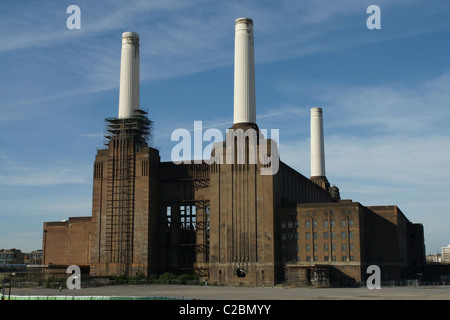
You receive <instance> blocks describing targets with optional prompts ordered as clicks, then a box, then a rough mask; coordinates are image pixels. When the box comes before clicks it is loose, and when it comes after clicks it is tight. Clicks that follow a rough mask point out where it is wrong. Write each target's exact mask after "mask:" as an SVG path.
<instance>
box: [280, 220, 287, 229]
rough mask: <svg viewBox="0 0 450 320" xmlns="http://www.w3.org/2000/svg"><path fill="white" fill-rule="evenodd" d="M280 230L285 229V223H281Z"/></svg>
mask: <svg viewBox="0 0 450 320" xmlns="http://www.w3.org/2000/svg"><path fill="white" fill-rule="evenodd" d="M281 228H282V229H284V228H286V221H281Z"/></svg>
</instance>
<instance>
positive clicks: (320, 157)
mask: <svg viewBox="0 0 450 320" xmlns="http://www.w3.org/2000/svg"><path fill="white" fill-rule="evenodd" d="M311 180H312V181H314V182H315V183H316V184H318V185H320V186H321V187H322V188H324V189H325V190H328V189H329V187H330V184H329V182H328V180H327V178H326V174H325V147H324V139H323V117H322V108H311Z"/></svg>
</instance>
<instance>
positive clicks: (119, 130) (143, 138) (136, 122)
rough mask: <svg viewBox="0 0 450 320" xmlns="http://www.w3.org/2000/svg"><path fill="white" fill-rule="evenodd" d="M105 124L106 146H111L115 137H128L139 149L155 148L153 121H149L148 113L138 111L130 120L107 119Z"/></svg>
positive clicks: (104, 141) (104, 140) (104, 139)
mask: <svg viewBox="0 0 450 320" xmlns="http://www.w3.org/2000/svg"><path fill="white" fill-rule="evenodd" d="M105 122H106V125H105V133H104V135H103V137H104V138H103V143H104V144H105V145H109V142H110V141H111V139H113V138H114V137H117V136H127V137H131V138H133V140H134V142H135V144H136V145H137V146H139V147H142V146H153V121H151V120H150V119H148V113H147V112H146V111H144V110H140V109H138V110H135V111H134V114H133V116H132V117H130V118H106V119H105Z"/></svg>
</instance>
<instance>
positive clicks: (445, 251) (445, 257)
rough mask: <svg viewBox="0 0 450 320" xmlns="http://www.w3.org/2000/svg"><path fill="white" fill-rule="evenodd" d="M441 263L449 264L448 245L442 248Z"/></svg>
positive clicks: (449, 250)
mask: <svg viewBox="0 0 450 320" xmlns="http://www.w3.org/2000/svg"><path fill="white" fill-rule="evenodd" d="M442 263H450V244H449V245H448V246H446V247H442Z"/></svg>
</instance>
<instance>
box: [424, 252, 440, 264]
mask: <svg viewBox="0 0 450 320" xmlns="http://www.w3.org/2000/svg"><path fill="white" fill-rule="evenodd" d="M441 262H442V254H440V253H435V254H428V255H427V263H441Z"/></svg>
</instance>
